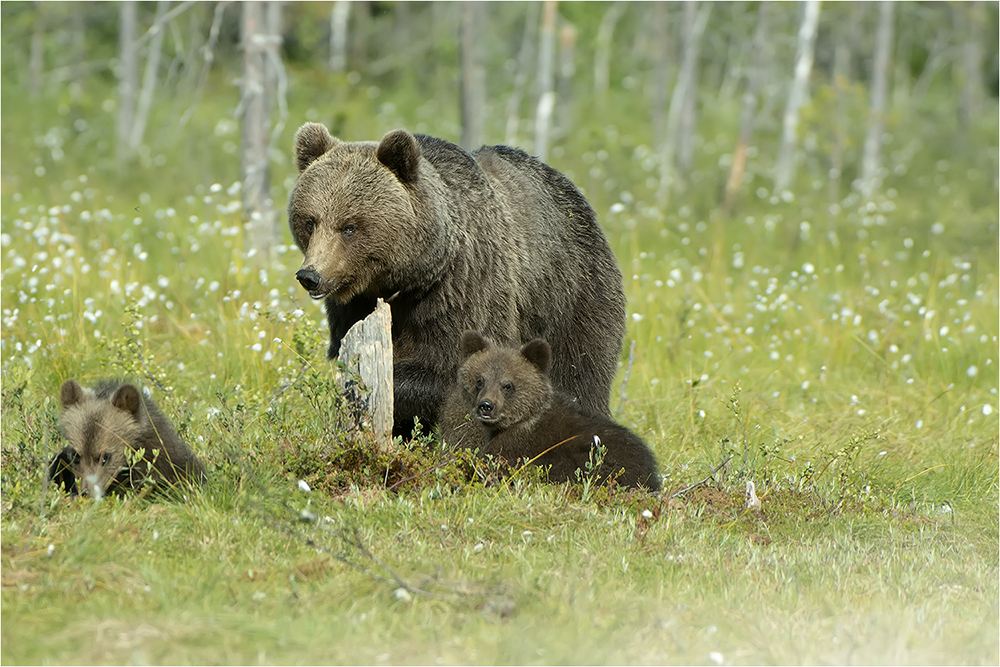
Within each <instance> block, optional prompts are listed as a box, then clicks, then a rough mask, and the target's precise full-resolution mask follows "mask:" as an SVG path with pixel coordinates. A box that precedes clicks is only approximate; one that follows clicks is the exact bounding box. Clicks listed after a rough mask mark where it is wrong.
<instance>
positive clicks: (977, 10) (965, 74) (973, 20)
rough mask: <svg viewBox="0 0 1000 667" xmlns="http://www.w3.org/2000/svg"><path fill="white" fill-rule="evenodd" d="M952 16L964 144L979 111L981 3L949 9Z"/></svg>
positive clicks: (982, 20) (960, 121) (959, 126)
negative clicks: (955, 29) (957, 39)
mask: <svg viewBox="0 0 1000 667" xmlns="http://www.w3.org/2000/svg"><path fill="white" fill-rule="evenodd" d="M951 9H952V12H954V13H955V15H956V19H957V20H956V24H957V27H958V28H959V34H960V39H962V40H963V43H962V46H961V49H962V52H961V75H960V76H959V81H961V86H962V90H961V93H960V94H959V96H958V128H959V138H960V143H961V144H963V145H964V144H965V143H966V139H967V136H968V133H969V127H970V125H971V124H972V119H973V118H975V116H976V113H977V111H978V110H979V103H980V99H979V98H980V95H979V93H980V87H981V85H982V84H981V81H982V72H981V71H980V68H981V66H982V46H981V44H980V32H981V31H980V26H981V25H982V24H983V23H984V22H985V17H984V16H983V6H982V3H981V2H978V1H977V2H971V3H969V4H964V3H963V4H961V5H952V8H951Z"/></svg>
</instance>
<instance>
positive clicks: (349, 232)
mask: <svg viewBox="0 0 1000 667" xmlns="http://www.w3.org/2000/svg"><path fill="white" fill-rule="evenodd" d="M356 231H358V230H357V228H356V227H355V226H354V225H344V228H343V229H341V230H340V233H341V234H343V235H344V236H345V237H346V238H351V237H352V236H354V232H356Z"/></svg>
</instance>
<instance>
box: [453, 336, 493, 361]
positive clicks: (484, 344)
mask: <svg viewBox="0 0 1000 667" xmlns="http://www.w3.org/2000/svg"><path fill="white" fill-rule="evenodd" d="M489 346H490V342H489V341H488V340H486V339H485V338H483V335H482V334H481V333H479V332H478V331H466V332H465V333H464V334H462V340H461V341H460V342H459V344H458V349H459V350H461V352H462V361H465V360H466V359H468V358H469V357H471V356H472V355H474V354H475V353H476V352H480V351H482V350H485V349H488V348H489Z"/></svg>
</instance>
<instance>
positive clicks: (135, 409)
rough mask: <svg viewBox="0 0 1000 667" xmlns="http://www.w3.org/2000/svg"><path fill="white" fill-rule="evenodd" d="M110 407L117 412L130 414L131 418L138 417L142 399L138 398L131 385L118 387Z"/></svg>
mask: <svg viewBox="0 0 1000 667" xmlns="http://www.w3.org/2000/svg"><path fill="white" fill-rule="evenodd" d="M111 405H113V406H115V407H116V408H118V409H119V410H124V411H125V412H128V413H130V414H131V415H132V416H133V417H138V416H139V408H140V406H142V399H141V398H140V397H139V390H138V389H136V388H135V387H134V386H133V385H130V384H123V385H122V386H120V387H118V391H116V392H115V395H114V396H113V397H112V398H111Z"/></svg>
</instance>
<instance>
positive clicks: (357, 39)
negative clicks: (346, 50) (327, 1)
mask: <svg viewBox="0 0 1000 667" xmlns="http://www.w3.org/2000/svg"><path fill="white" fill-rule="evenodd" d="M352 4H353V9H354V29H353V30H352V31H351V45H350V49H351V59H350V60H351V62H350V66H351V69H356V70H362V69H364V68H365V66H366V65H367V64H368V23H369V22H370V20H371V16H372V8H371V2H368V0H353V2H352Z"/></svg>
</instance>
